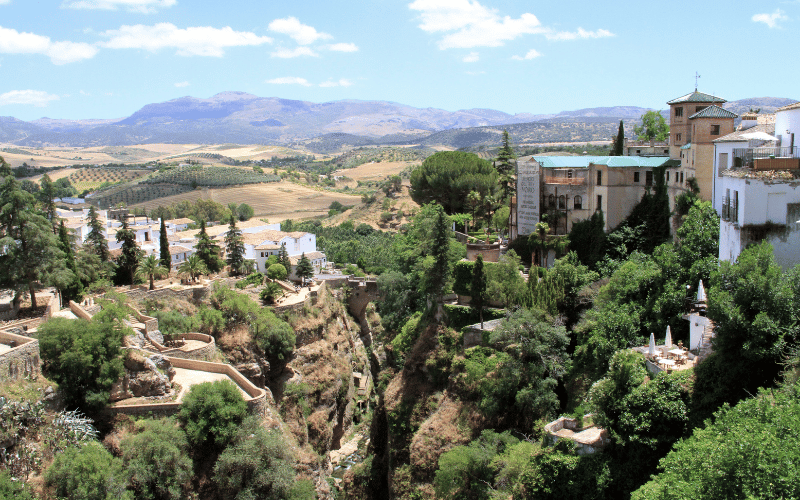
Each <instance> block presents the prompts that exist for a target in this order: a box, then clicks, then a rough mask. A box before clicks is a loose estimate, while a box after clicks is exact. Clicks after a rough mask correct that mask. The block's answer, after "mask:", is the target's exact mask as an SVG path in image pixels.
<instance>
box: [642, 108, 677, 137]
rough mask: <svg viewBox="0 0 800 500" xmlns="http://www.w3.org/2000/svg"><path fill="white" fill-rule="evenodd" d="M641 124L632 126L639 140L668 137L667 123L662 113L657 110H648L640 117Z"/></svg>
mask: <svg viewBox="0 0 800 500" xmlns="http://www.w3.org/2000/svg"><path fill="white" fill-rule="evenodd" d="M641 120H642V124H641V125H637V126H635V127H634V128H633V133H634V134H636V135H637V136H638V138H639V140H640V141H649V140H651V139H652V140H655V141H666V140H667V137H669V125H667V121H666V120H665V119H664V115H662V114H661V113H659V112H658V111H648V112H646V113H645V114H643V115H642V117H641Z"/></svg>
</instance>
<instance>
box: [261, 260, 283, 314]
mask: <svg viewBox="0 0 800 500" xmlns="http://www.w3.org/2000/svg"><path fill="white" fill-rule="evenodd" d="M276 265H278V266H279V265H280V264H276ZM281 295H283V288H282V287H281V286H280V285H279V284H277V283H267V284H266V285H264V289H263V290H261V292H259V294H258V298H259V299H261V301H262V302H264V303H265V304H274V303H275V300H276V299H277V298H278V297H280V296H281Z"/></svg>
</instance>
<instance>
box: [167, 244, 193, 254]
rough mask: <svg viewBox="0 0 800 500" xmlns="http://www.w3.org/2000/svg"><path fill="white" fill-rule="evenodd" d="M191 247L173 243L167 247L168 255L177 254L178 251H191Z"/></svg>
mask: <svg viewBox="0 0 800 500" xmlns="http://www.w3.org/2000/svg"><path fill="white" fill-rule="evenodd" d="M191 251H192V249H191V248H186V247H182V246H180V245H173V246H170V247H169V254H170V255H177V254H179V253H185V252H191Z"/></svg>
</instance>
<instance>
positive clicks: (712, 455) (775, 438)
mask: <svg viewBox="0 0 800 500" xmlns="http://www.w3.org/2000/svg"><path fill="white" fill-rule="evenodd" d="M798 414H800V401H799V400H798V399H797V397H796V396H793V395H791V394H789V391H769V392H767V391H762V392H761V393H760V394H759V395H758V396H757V397H755V398H752V399H749V400H746V401H742V402H740V403H739V404H737V405H736V406H735V407H733V408H730V407H729V406H728V405H724V406H723V407H722V408H721V409H720V410H719V411H717V413H716V414H715V418H714V420H713V422H712V421H707V423H706V426H705V427H704V428H699V429H695V431H694V435H692V436H691V437H690V438H688V439H685V440H683V441H681V442H679V443H677V444H676V445H675V448H674V450H673V451H671V452H670V453H669V454H668V455H667V456H666V457H664V458H663V459H662V460H661V462H660V463H659V468H660V469H661V471H662V472H661V473H660V474H658V475H655V476H653V477H652V479H651V480H650V482H648V483H647V484H645V485H644V486H642V487H641V488H640V489H639V490H637V491H635V492H634V493H633V496H632V498H633V499H635V500H644V499H681V498H690V497H691V498H700V499H712V498H714V499H716V498H797V497H798V496H800V473H799V472H798V469H797V467H795V466H794V464H797V463H800V438H799V436H800V419H798V418H797V415H798Z"/></svg>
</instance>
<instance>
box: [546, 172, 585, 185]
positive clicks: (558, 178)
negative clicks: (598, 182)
mask: <svg viewBox="0 0 800 500" xmlns="http://www.w3.org/2000/svg"><path fill="white" fill-rule="evenodd" d="M551 170H552V172H548V173H547V174H545V176H544V183H545V184H557V185H562V186H585V185H586V176H587V173H588V172H586V171H576V170H573V169H551Z"/></svg>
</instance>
